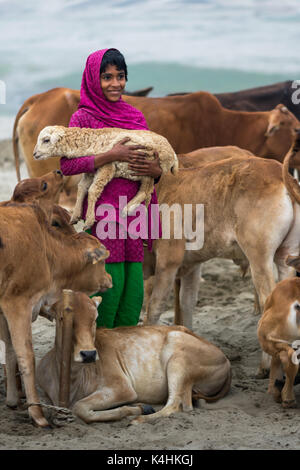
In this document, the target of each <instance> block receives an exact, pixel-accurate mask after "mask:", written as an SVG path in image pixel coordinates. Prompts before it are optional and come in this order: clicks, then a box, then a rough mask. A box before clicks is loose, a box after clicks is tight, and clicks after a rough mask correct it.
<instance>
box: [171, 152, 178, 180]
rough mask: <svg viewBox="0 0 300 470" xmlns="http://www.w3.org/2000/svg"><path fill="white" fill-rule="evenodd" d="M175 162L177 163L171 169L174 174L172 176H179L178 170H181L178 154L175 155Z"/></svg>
mask: <svg viewBox="0 0 300 470" xmlns="http://www.w3.org/2000/svg"><path fill="white" fill-rule="evenodd" d="M174 160H175V163H174V165H173V166H172V168H171V173H172V175H177V174H178V170H179V163H178V158H177V155H176V153H175V154H174Z"/></svg>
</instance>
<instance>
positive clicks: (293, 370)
mask: <svg viewBox="0 0 300 470" xmlns="http://www.w3.org/2000/svg"><path fill="white" fill-rule="evenodd" d="M293 354H294V350H293V349H292V348H291V347H289V346H287V347H286V350H285V351H281V352H280V354H279V357H280V360H281V363H282V367H283V371H284V373H285V384H284V387H283V389H282V391H281V398H282V406H283V407H284V408H296V406H297V403H296V399H295V394H294V381H295V377H296V375H297V372H298V369H299V364H294V363H293V362H292V356H293Z"/></svg>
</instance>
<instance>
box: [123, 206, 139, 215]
mask: <svg viewBox="0 0 300 470" xmlns="http://www.w3.org/2000/svg"><path fill="white" fill-rule="evenodd" d="M137 208H138V206H137V205H134V206H131V207H128V206H125V207H124V208H123V210H122V217H126V216H127V215H135V211H136V209H137Z"/></svg>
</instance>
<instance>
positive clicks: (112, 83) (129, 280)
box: [61, 49, 161, 328]
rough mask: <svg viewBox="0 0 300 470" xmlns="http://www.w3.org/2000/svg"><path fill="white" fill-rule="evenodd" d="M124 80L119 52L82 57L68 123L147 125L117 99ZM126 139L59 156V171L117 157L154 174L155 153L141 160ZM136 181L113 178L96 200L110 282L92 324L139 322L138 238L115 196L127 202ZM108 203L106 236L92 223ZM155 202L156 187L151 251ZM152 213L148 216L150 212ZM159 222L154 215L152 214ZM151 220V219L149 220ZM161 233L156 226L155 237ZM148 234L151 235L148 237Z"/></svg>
mask: <svg viewBox="0 0 300 470" xmlns="http://www.w3.org/2000/svg"><path fill="white" fill-rule="evenodd" d="M126 81H127V66H126V63H125V60H124V57H123V55H122V54H121V53H120V52H119V51H118V50H116V49H103V50H100V51H96V52H94V53H92V54H91V55H90V56H89V57H88V58H87V61H86V66H85V70H84V72H83V77H82V83H81V90H80V102H79V105H78V110H77V111H76V112H75V113H74V114H73V115H72V117H71V120H70V123H69V127H89V128H94V129H99V128H103V127H118V128H123V129H144V130H147V129H148V126H147V123H146V120H145V118H144V116H143V114H142V113H141V112H140V111H138V110H137V109H135V108H133V107H132V106H130V105H129V104H127V103H126V102H125V101H123V100H122V97H121V94H122V92H123V91H124V88H125V84H126ZM127 141H129V139H123V140H121V141H120V142H119V143H118V144H116V145H115V146H114V147H113V148H112V149H111V150H110V151H109V152H106V153H102V154H99V155H95V156H83V157H81V158H76V159H67V158H62V159H61V170H62V172H63V174H64V175H75V174H79V173H94V172H95V171H96V170H97V168H99V167H101V166H102V165H105V164H106V163H109V162H112V161H115V160H119V161H126V162H128V163H129V168H130V169H131V170H132V171H133V173H134V174H136V175H147V176H152V177H154V178H155V179H159V177H160V175H161V168H160V166H159V159H158V155H156V159H155V160H153V161H149V160H145V153H143V152H142V150H143V147H141V146H133V145H131V146H130V145H125V143H126V142H127ZM139 185H140V182H136V181H130V180H127V179H124V178H114V179H113V180H112V181H110V182H109V183H108V184H107V185H106V187H105V188H104V190H103V192H102V194H101V196H100V198H99V199H98V201H97V203H96V223H95V224H94V226H93V227H92V229H91V233H92V235H94V236H97V237H98V238H99V239H100V241H101V242H102V243H103V244H104V245H105V247H106V248H107V249H108V250H109V252H110V256H109V258H108V259H107V260H106V271H107V272H108V273H109V274H110V275H111V276H112V282H113V287H112V288H111V289H109V290H108V291H106V292H104V293H99V294H95V295H101V297H102V303H101V304H100V305H99V307H98V313H99V315H98V318H97V327H101V326H105V327H106V328H114V327H116V326H128V325H136V324H137V323H138V321H139V317H140V312H141V308H142V304H143V294H144V288H143V271H142V262H143V257H144V248H143V240H142V238H141V237H138V238H136V237H135V239H134V238H131V237H130V234H129V233H128V226H129V225H130V223H131V222H132V221H133V220H134V218H135V217H134V216H128V220H127V224H125V225H124V221H123V220H122V219H121V218H120V213H119V212H121V210H120V209H121V208H120V207H119V197H120V196H124V197H127V200H128V201H129V200H130V199H132V198H133V197H134V196H135V194H136V193H137V191H138V188H139ZM104 204H109V205H110V206H113V208H114V213H115V220H114V221H113V222H109V223H108V224H110V223H113V224H115V227H114V228H115V234H116V237H113V238H114V239H112V238H105V237H103V236H101V235H99V226H98V230H97V224H98V223H99V221H101V220H103V214H102V215H99V210H98V211H97V208H98V209H99V206H100V205H102V207H103V205H104ZM151 204H157V197H156V192H155V190H154V192H153V194H152V199H151V203H150V205H149V207H148V220H147V222H148V235H147V243H148V249H149V250H151V246H152V239H151V236H149V231H150V230H151V221H153V211H154V208H155V209H156V210H157V206H153V208H151ZM86 209H87V199H85V203H84V207H83V216H84V215H85V213H86ZM151 213H152V216H151ZM155 218H156V220H157V221H158V224H159V217H157V214H156V217H155ZM152 223H153V222H152ZM159 235H160V227H159V230H158V236H159ZM152 238H154V237H153V236H152Z"/></svg>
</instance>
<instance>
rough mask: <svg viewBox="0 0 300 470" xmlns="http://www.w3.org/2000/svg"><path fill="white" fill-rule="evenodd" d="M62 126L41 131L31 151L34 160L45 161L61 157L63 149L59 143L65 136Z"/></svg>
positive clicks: (64, 129)
mask: <svg viewBox="0 0 300 470" xmlns="http://www.w3.org/2000/svg"><path fill="white" fill-rule="evenodd" d="M65 132H66V128H65V127H64V126H47V127H44V129H42V130H41V132H40V133H39V136H38V138H37V143H36V146H35V147H34V151H33V158H34V159H35V160H45V159H47V158H49V157H62V156H63V155H64V149H63V146H62V145H61V141H62V139H63V137H64V136H65Z"/></svg>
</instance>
